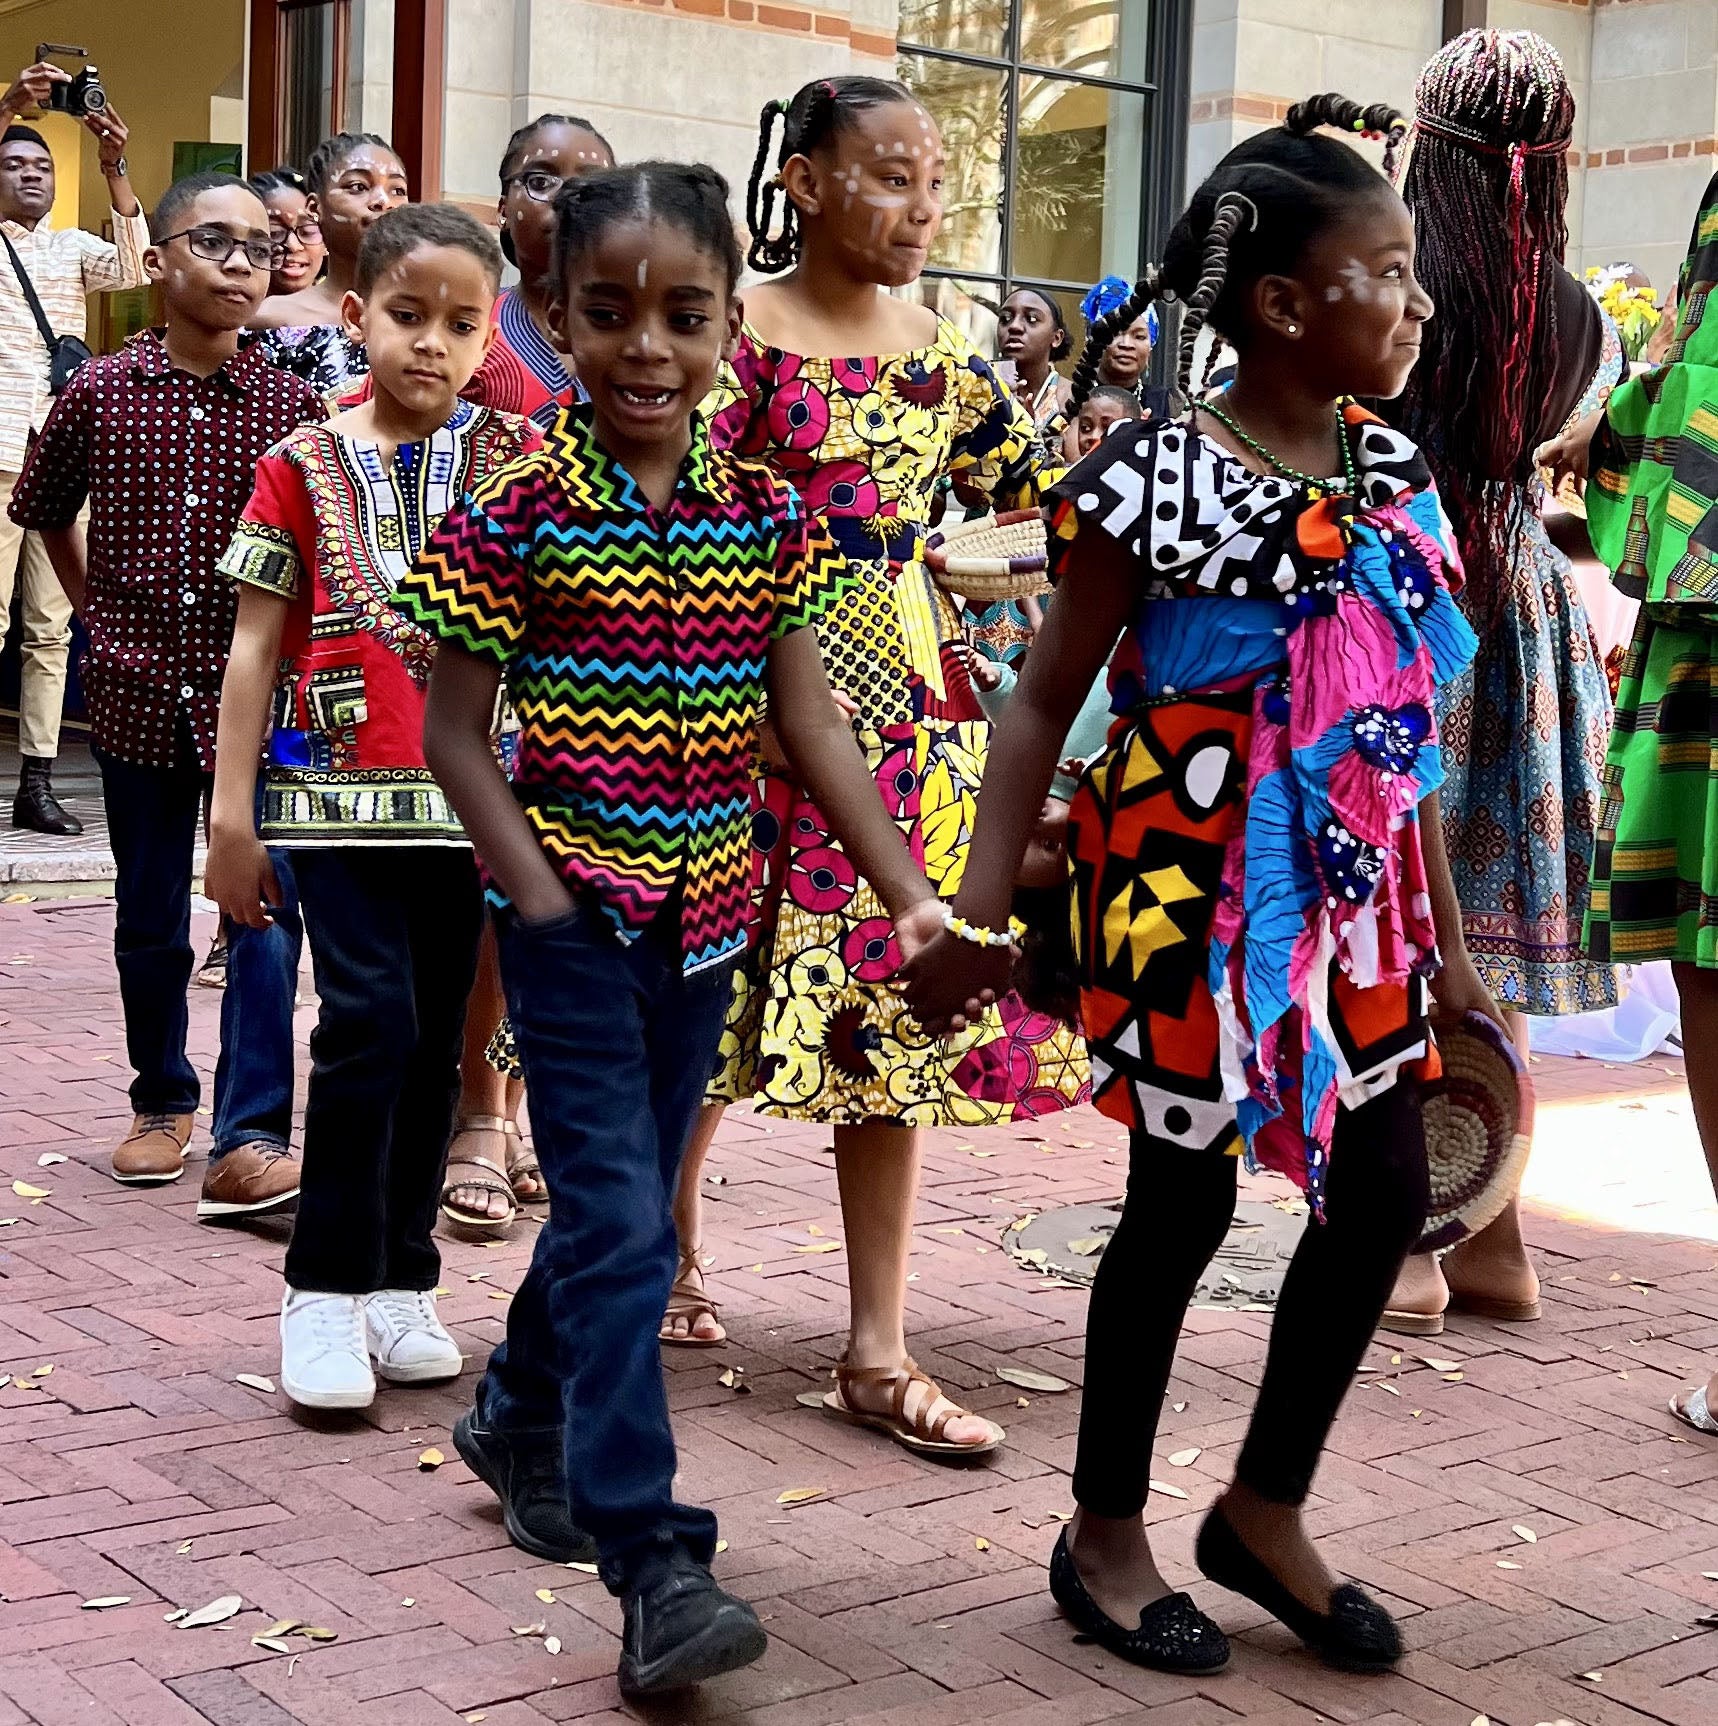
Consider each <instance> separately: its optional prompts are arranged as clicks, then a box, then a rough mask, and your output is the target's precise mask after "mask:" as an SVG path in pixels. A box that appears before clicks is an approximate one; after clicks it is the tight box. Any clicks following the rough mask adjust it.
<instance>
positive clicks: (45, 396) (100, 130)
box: [0, 61, 149, 835]
mask: <svg viewBox="0 0 1718 1726" xmlns="http://www.w3.org/2000/svg"><path fill="white" fill-rule="evenodd" d="M70 77H71V74H70V73H68V72H66V71H65V70H64V69H63V68H61V67H59V66H54V65H50V64H48V63H47V62H45V61H44V62H42V63H40V64H38V65H35V66H27V67H25V69H24V70H23V71H22V72H20V73H19V74H18V76H17V78H16V79H14V80H13V83H12V86H11V88H10V89H9V90H7V91H6V93H5V95H4V96H0V234H4V236H5V239H6V242H7V243H8V244H9V245H10V248H11V250H10V252H8V250H7V249H6V246H5V245H0V641H3V640H4V638H5V635H6V632H7V631H8V630H9V629H10V627H11V615H12V591H13V581H14V577H18V578H19V581H20V585H21V587H22V592H23V641H22V649H23V672H22V678H21V685H22V687H21V689H20V693H19V703H18V706H19V720H18V752H19V754H20V755H21V756H22V757H23V770H22V772H21V774H20V776H19V782H18V795H17V798H16V799H15V800H14V802H13V804H12V825H13V826H14V827H29V828H34V829H35V830H36V831H37V832H38V833H52V834H62V835H64V834H75V833H81V832H82V831H83V823H82V822H81V821H79V820H78V818H77V817H76V816H75V815H72V814H70V813H69V812H68V811H67V810H66V809H64V808H63V807H62V806H61V804H60V802H59V800H58V799H57V798H56V797H55V796H54V789H53V777H52V775H53V766H54V757H55V756H56V755H57V754H58V753H59V746H60V709H61V706H62V705H63V703H64V700H65V688H66V655H67V651H68V649H69V648H70V645H71V639H72V622H71V619H72V608H71V602H70V600H68V599H67V598H66V595H65V592H64V590H63V589H62V588H61V587H60V584H59V582H58V580H57V579H56V578H55V576H54V572H53V569H52V567H51V566H50V565H49V563H48V558H47V553H46V552H45V551H44V550H43V548H42V542H41V540H40V538H39V537H38V536H37V535H36V534H33V533H29V534H26V533H24V532H23V530H22V529H20V528H18V527H15V526H13V524H12V522H11V520H10V519H9V518H8V516H7V514H6V506H7V504H8V503H10V502H11V499H12V487H13V485H14V484H15V483H16V481H17V478H18V473H19V470H20V469H21V468H22V467H23V465H24V452H25V450H26V449H27V448H28V447H29V443H30V439H31V438H32V437H33V436H34V435H35V434H36V432H37V431H38V430H40V428H41V425H42V422H43V421H44V420H45V419H46V418H47V417H48V409H49V408H50V407H52V406H53V394H52V392H51V389H50V387H49V365H48V345H47V343H46V341H45V340H44V339H43V336H42V331H41V328H40V326H39V324H38V323H37V320H36V316H35V313H34V312H33V311H32V310H31V308H30V303H29V298H28V296H27V295H26V294H25V292H24V289H23V287H22V285H21V284H20V281H19V277H18V266H19V265H22V267H23V270H24V272H25V274H27V275H28V276H29V278H30V282H31V284H32V286H33V287H34V288H35V291H36V298H37V299H38V300H39V301H40V303H41V307H42V312H43V315H44V316H45V317H46V318H47V321H48V324H49V327H50V328H51V329H52V330H53V332H54V334H55V335H56V336H76V337H77V338H79V340H82V339H83V338H84V336H85V334H86V331H87V327H88V326H87V318H86V304H85V302H86V301H87V299H88V296H89V295H91V294H97V293H107V292H111V291H112V290H113V289H116V288H136V287H141V286H142V285H143V283H144V281H145V280H146V278H145V276H144V273H143V253H144V251H145V249H146V248H147V247H148V245H149V226H148V223H147V222H146V221H145V219H144V215H143V210H142V208H141V206H140V205H139V204H138V202H137V197H136V195H135V194H134V193H133V191H132V189H131V182H130V181H129V180H128V179H127V178H126V171H125V140H126V136H127V133H126V126H125V122H124V121H123V120H121V119H120V117H119V116H118V114H116V113H115V112H114V111H113V109H112V108H103V109H101V110H100V111H99V112H96V113H92V114H86V115H85V116H84V122H83V123H84V124H85V125H86V126H87V127H88V128H89V129H90V131H91V132H93V133H94V134H95V138H96V142H97V145H98V146H99V149H100V152H101V170H102V173H103V175H104V176H105V177H106V179H107V185H108V192H109V195H110V197H111V199H112V202H113V235H114V240H113V243H112V244H110V243H109V242H108V241H106V240H102V239H98V238H97V237H96V236H95V235H94V234H89V233H85V232H84V231H83V230H82V229H81V228H58V229H56V228H51V227H49V226H48V224H47V216H48V212H49V211H50V210H51V209H52V208H53V203H54V158H53V156H52V155H51V154H50V153H49V151H48V147H47V145H46V144H45V143H44V142H43V141H42V137H41V134H40V133H38V132H36V131H33V130H32V129H31V128H30V127H28V126H20V125H16V124H14V122H15V121H16V119H17V117H18V115H19V114H21V113H23V112H24V110H25V109H27V108H30V107H32V106H34V107H38V108H45V107H46V106H47V105H48V99H49V94H50V91H51V89H52V86H53V85H54V84H56V83H60V84H63V83H67V82H69V80H70ZM13 254H15V255H16V256H15V259H14V256H13Z"/></svg>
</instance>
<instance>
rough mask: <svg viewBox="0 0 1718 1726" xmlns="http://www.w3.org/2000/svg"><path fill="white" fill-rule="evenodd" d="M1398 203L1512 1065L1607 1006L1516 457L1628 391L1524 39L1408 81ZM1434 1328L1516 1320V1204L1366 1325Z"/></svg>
mask: <svg viewBox="0 0 1718 1726" xmlns="http://www.w3.org/2000/svg"><path fill="white" fill-rule="evenodd" d="M1414 105H1415V120H1414V137H1413V144H1412V149H1411V151H1410V154H1409V157H1408V166H1407V170H1406V173H1405V176H1404V179H1403V185H1402V195H1403V197H1404V199H1405V200H1406V201H1407V205H1408V208H1409V210H1410V211H1411V212H1412V213H1413V217H1414V225H1415V229H1416V231H1417V233H1418V235H1419V245H1420V258H1421V269H1422V273H1423V275H1424V279H1425V282H1426V286H1427V289H1428V291H1429V292H1430V293H1431V295H1432V297H1433V298H1434V299H1435V300H1436V301H1437V303H1438V316H1437V318H1436V319H1435V320H1434V321H1433V323H1432V325H1431V327H1430V329H1429V330H1428V331H1427V334H1426V353H1425V357H1424V359H1423V360H1422V362H1421V364H1420V368H1419V370H1418V371H1417V372H1416V373H1415V375H1414V377H1413V379H1412V381H1411V382H1410V383H1409V385H1408V388H1407V390H1406V391H1405V392H1404V394H1403V397H1402V401H1401V406H1400V412H1399V414H1398V415H1396V416H1395V417H1396V420H1397V423H1398V424H1400V425H1401V427H1402V429H1403V430H1404V431H1406V432H1407V434H1408V435H1409V436H1410V437H1412V438H1413V439H1414V440H1415V441H1416V442H1418V443H1419V444H1420V445H1421V446H1422V447H1423V448H1424V449H1425V452H1426V459H1427V461H1428V462H1430V464H1431V467H1432V472H1433V473H1434V474H1436V476H1437V479H1438V485H1439V489H1440V491H1441V492H1442V494H1443V498H1444V502H1445V506H1446V507H1447V509H1448V510H1449V513H1450V519H1451V521H1452V522H1453V523H1454V525H1455V533H1456V543H1457V544H1458V545H1459V546H1460V547H1461V554H1462V563H1463V566H1464V567H1465V569H1466V571H1467V591H1466V593H1465V594H1464V596H1463V602H1462V603H1463V606H1464V608H1465V610H1466V612H1467V615H1468V617H1469V619H1470V621H1471V622H1472V623H1473V625H1474V627H1475V629H1476V630H1477V631H1478V632H1479V654H1478V657H1477V658H1476V659H1475V660H1474V663H1473V666H1472V668H1471V669H1470V670H1469V671H1468V672H1467V673H1466V674H1465V675H1464V676H1463V677H1462V678H1461V679H1459V680H1458V681H1457V683H1456V684H1455V685H1454V686H1453V687H1452V688H1451V689H1449V690H1448V691H1446V693H1445V696H1444V703H1445V705H1444V707H1443V708H1442V710H1441V712H1440V721H1441V724H1442V728H1443V733H1444V747H1445V753H1446V761H1447V765H1448V769H1449V775H1450V781H1449V784H1448V786H1447V787H1446V788H1445V793H1444V797H1443V810H1444V837H1445V843H1446V844H1447V845H1448V847H1449V855H1450V868H1451V870H1452V871H1453V872H1454V875H1455V883H1456V896H1457V897H1458V898H1459V899H1460V901H1461V907H1462V919H1463V923H1464V925H1465V928H1466V932H1467V943H1468V947H1469V950H1470V951H1471V952H1472V954H1473V958H1474V963H1475V965H1477V966H1478V967H1479V974H1480V976H1481V978H1483V979H1484V982H1485V985H1486V987H1487V988H1488V989H1490V990H1491V992H1492V993H1493V995H1495V996H1496V998H1497V999H1498V1000H1499V1001H1500V1002H1501V1003H1502V1004H1503V1006H1504V1007H1505V1008H1507V1009H1508V1010H1509V1013H1510V1017H1511V1022H1512V1023H1513V1025H1514V1027H1515V1036H1516V1041H1517V1044H1518V1046H1519V1047H1520V1048H1521V1050H1522V1053H1523V1055H1525V1054H1526V1050H1527V1027H1528V1019H1529V1017H1530V1016H1532V1015H1536V1014H1537V1015H1549V1014H1559V1013H1583V1012H1587V1011H1589V1010H1591V1009H1593V1008H1598V1007H1608V1006H1612V1005H1614V1004H1615V1002H1616V999H1617V983H1616V971H1615V968H1614V967H1613V966H1611V965H1608V964H1601V963H1597V962H1595V961H1594V960H1592V959H1589V958H1588V957H1587V956H1586V954H1585V953H1583V951H1582V949H1581V923H1582V919H1583V918H1584V917H1585V916H1586V912H1587V905H1588V902H1589V872H1590V869H1591V865H1592V857H1593V842H1594V838H1595V835H1596V833H1597V831H1598V824H1599V809H1600V805H1601V802H1602V800H1603V793H1602V790H1601V785H1600V781H1601V778H1602V775H1603V773H1604V766H1605V748H1606V744H1607V742H1608V741H1609V738H1610V729H1611V694H1610V685H1609V683H1608V681H1607V679H1606V676H1605V663H1604V655H1603V654H1602V653H1601V651H1600V650H1599V647H1598V645H1597V643H1596V642H1595V640H1594V638H1593V628H1592V624H1591V623H1590V622H1589V621H1588V619H1587V611H1586V607H1585V606H1584V605H1583V604H1582V603H1581V596H1580V590H1579V589H1578V588H1577V587H1576V585H1575V574H1574V569H1573V567H1572V566H1571V564H1570V562H1569V560H1568V558H1567V557H1565V556H1564V555H1563V553H1562V552H1560V551H1559V550H1558V549H1557V548H1556V547H1555V546H1554V545H1553V544H1552V543H1551V539H1550V536H1549V534H1548V533H1547V531H1546V528H1545V523H1544V522H1543V521H1542V520H1541V518H1540V514H1539V505H1540V501H1541V499H1542V497H1543V487H1542V486H1541V485H1540V483H1539V479H1538V476H1537V473H1536V470H1535V464H1534V455H1533V452H1534V449H1535V447H1536V446H1537V445H1538V444H1540V443H1542V442H1543V441H1544V440H1545V439H1546V438H1549V437H1553V436H1555V435H1556V434H1557V433H1558V432H1559V431H1560V430H1561V429H1562V428H1563V427H1564V426H1565V425H1566V424H1568V423H1569V422H1570V421H1571V420H1572V419H1576V418H1579V417H1582V416H1584V415H1585V414H1587V413H1588V412H1589V411H1590V410H1592V409H1594V408H1596V407H1599V406H1602V405H1603V403H1604V402H1605V400H1606V399H1607V398H1608V397H1609V395H1610V393H1611V390H1612V388H1613V387H1614V386H1615V385H1616V384H1618V383H1620V382H1621V381H1622V380H1623V378H1625V377H1626V376H1627V375H1628V368H1627V362H1626V360H1625V359H1624V357H1623V350H1622V340H1621V337H1620V336H1619V335H1618V333H1617V329H1616V326H1615V324H1613V323H1612V322H1611V320H1610V319H1609V318H1608V317H1607V316H1606V315H1605V313H1604V312H1602V311H1601V310H1600V309H1599V307H1598V306H1597V304H1596V303H1595V302H1594V300H1593V297H1592V296H1591V295H1590V294H1589V293H1588V292H1587V291H1586V289H1585V288H1584V287H1583V286H1582V284H1581V283H1580V282H1578V281H1577V280H1576V279H1575V278H1574V277H1573V276H1571V275H1570V274H1569V272H1568V271H1567V270H1565V269H1564V268H1563V265H1562V262H1561V260H1562V257H1563V252H1564V249H1565V247H1566V246H1567V243H1568V228H1567V224H1566V222H1565V220H1564V207H1565V205H1566V203H1567V201H1568V192H1569V171H1568V153H1569V139H1570V135H1571V128H1572V126H1573V124H1574V116H1575V101H1574V97H1573V96H1572V95H1571V94H1570V91H1569V83H1568V79H1567V78H1566V77H1565V76H1564V72H1563V65H1562V62H1561V61H1560V60H1559V59H1558V57H1557V53H1556V50H1555V49H1554V48H1552V46H1551V45H1550V43H1548V42H1547V41H1545V40H1544V38H1543V37H1540V36H1535V35H1534V34H1533V33H1532V32H1531V31H1527V30H1520V31H1499V30H1469V31H1467V32H1466V33H1465V34H1463V35H1461V36H1458V37H1457V38H1456V39H1455V40H1454V41H1453V42H1450V43H1449V44H1447V45H1446V46H1445V47H1444V48H1443V49H1441V50H1440V51H1439V52H1438V54H1437V55H1435V56H1434V57H1433V59H1432V60H1431V61H1430V62H1429V63H1428V64H1427V66H1426V68H1425V70H1424V72H1422V73H1421V75H1420V82H1419V88H1418V90H1417V91H1416V94H1415V104H1414ZM1446 1307H1454V1308H1455V1309H1457V1310H1458V1311H1464V1312H1470V1313H1474V1314H1477V1315H1478V1316H1480V1317H1483V1318H1490V1319H1500V1320H1504V1321H1506V1322H1522V1321H1526V1320H1532V1319H1536V1318H1538V1317H1539V1310H1540V1309H1539V1278H1538V1276H1537V1274H1536V1273H1535V1272H1534V1269H1533V1264H1532V1261H1531V1260H1530V1258H1529V1257H1528V1254H1527V1248H1526V1245H1525V1244H1524V1242H1523V1240H1522V1236H1521V1213H1520V1204H1519V1199H1518V1198H1512V1199H1511V1201H1510V1203H1509V1204H1508V1206H1507V1207H1506V1208H1505V1209H1504V1211H1503V1213H1502V1214H1501V1215H1500V1216H1499V1217H1498V1218H1497V1219H1496V1220H1495V1221H1494V1222H1493V1223H1491V1224H1490V1225H1489V1226H1488V1227H1487V1228H1485V1229H1482V1230H1481V1231H1480V1232H1479V1233H1478V1234H1477V1235H1475V1236H1473V1237H1472V1238H1471V1239H1469V1240H1465V1241H1463V1242H1462V1243H1461V1244H1460V1245H1459V1246H1457V1247H1455V1248H1454V1249H1453V1250H1452V1251H1450V1252H1449V1253H1448V1254H1447V1255H1445V1256H1444V1258H1443V1259H1442V1261H1441V1262H1440V1260H1439V1259H1437V1258H1436V1257H1434V1256H1433V1255H1432V1254H1430V1253H1425V1254H1420V1253H1416V1254H1415V1255H1414V1256H1413V1257H1412V1258H1410V1259H1409V1260H1408V1262H1407V1264H1406V1265H1405V1266H1404V1267H1403V1272H1402V1280H1401V1282H1400V1284H1399V1285H1398V1287H1397V1289H1396V1291H1395V1293H1394V1294H1393V1295H1392V1296H1391V1299H1390V1306H1389V1310H1388V1311H1387V1312H1386V1314H1385V1318H1384V1323H1385V1326H1386V1327H1387V1328H1388V1329H1391V1330H1399V1331H1404V1332H1407V1333H1409V1334H1413V1335H1421V1336H1426V1335H1436V1334H1437V1333H1438V1332H1440V1331H1441V1330H1442V1329H1443V1327H1444V1319H1443V1314H1444V1310H1445V1308H1446Z"/></svg>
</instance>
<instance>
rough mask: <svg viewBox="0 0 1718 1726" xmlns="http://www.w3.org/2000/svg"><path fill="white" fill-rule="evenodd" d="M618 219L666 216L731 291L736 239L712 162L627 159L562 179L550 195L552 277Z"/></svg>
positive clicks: (559, 277) (735, 278)
mask: <svg viewBox="0 0 1718 1726" xmlns="http://www.w3.org/2000/svg"><path fill="white" fill-rule="evenodd" d="M622 222H666V223H668V224H669V225H671V226H673V227H676V228H679V229H680V231H681V232H682V233H684V234H685V235H686V236H687V237H688V238H689V239H691V240H694V241H695V242H696V243H697V244H698V245H700V246H702V247H703V248H704V250H705V251H706V252H708V253H709V254H710V256H711V257H712V258H713V259H714V260H715V261H716V262H717V263H718V264H720V265H721V267H722V273H723V275H724V276H725V277H726V278H727V283H728V292H729V293H730V294H731V293H732V292H733V291H734V288H735V286H736V285H737V284H738V282H739V279H740V242H739V238H738V236H737V235H736V234H735V233H734V218H733V217H732V216H731V215H730V214H729V213H728V182H727V181H726V180H725V179H723V178H722V176H721V175H720V174H718V173H717V172H716V170H715V169H714V168H707V167H705V166H703V165H702V164H701V163H700V164H693V163H687V162H629V163H628V164H627V165H626V166H625V167H624V168H601V169H599V170H598V171H597V172H596V173H594V174H581V175H580V176H579V177H578V178H577V179H575V180H568V181H567V182H566V184H565V185H563V186H562V187H561V189H560V191H559V192H558V193H557V194H556V197H555V281H556V282H557V283H558V284H560V285H561V287H562V290H563V291H564V290H565V285H566V281H567V275H568V270H569V268H570V266H571V265H573V264H574V263H576V262H577V261H578V259H580V258H581V257H583V256H584V254H585V253H586V252H588V251H589V250H590V248H591V247H592V246H593V245H595V244H596V241H597V239H598V237H599V236H600V235H601V234H602V233H603V232H604V231H606V230H607V229H609V228H612V227H616V226H618V225H619V224H620V223H622Z"/></svg>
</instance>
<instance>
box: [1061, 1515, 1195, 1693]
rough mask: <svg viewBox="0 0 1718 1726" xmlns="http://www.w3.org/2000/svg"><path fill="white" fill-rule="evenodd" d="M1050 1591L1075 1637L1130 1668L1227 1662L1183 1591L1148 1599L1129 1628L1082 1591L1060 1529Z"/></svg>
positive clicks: (1176, 1668)
mask: <svg viewBox="0 0 1718 1726" xmlns="http://www.w3.org/2000/svg"><path fill="white" fill-rule="evenodd" d="M1050 1593H1051V1596H1052V1597H1053V1598H1054V1600H1055V1602H1056V1604H1057V1605H1058V1606H1059V1607H1061V1609H1062V1611H1063V1612H1064V1613H1065V1614H1066V1615H1067V1617H1068V1620H1069V1622H1070V1623H1072V1625H1073V1626H1074V1628H1075V1629H1076V1630H1078V1631H1079V1632H1080V1633H1081V1635H1083V1636H1089V1637H1091V1639H1092V1640H1093V1641H1094V1642H1096V1643H1097V1644H1098V1645H1099V1646H1100V1647H1103V1648H1107V1649H1108V1650H1109V1651H1110V1652H1111V1653H1112V1654H1119V1655H1120V1656H1121V1657H1122V1659H1123V1660H1131V1661H1132V1662H1133V1663H1134V1665H1136V1666H1149V1667H1151V1668H1152V1669H1153V1670H1154V1671H1157V1672H1179V1673H1184V1674H1186V1673H1192V1674H1198V1673H1202V1672H1218V1671H1221V1670H1222V1668H1223V1667H1225V1666H1227V1665H1228V1664H1229V1638H1228V1637H1227V1636H1225V1635H1224V1634H1223V1632H1222V1631H1221V1630H1219V1629H1218V1628H1217V1626H1216V1625H1215V1624H1213V1623H1212V1622H1211V1620H1210V1619H1209V1618H1207V1617H1206V1616H1205V1614H1204V1613H1203V1612H1201V1611H1200V1610H1199V1608H1198V1607H1197V1606H1195V1605H1194V1604H1193V1601H1192V1599H1191V1597H1190V1596H1188V1595H1185V1594H1166V1595H1165V1596H1164V1597H1163V1598H1162V1599H1161V1600H1154V1601H1152V1603H1151V1604H1150V1605H1149V1606H1148V1607H1146V1608H1145V1610H1144V1611H1143V1612H1141V1613H1140V1615H1139V1623H1138V1625H1137V1626H1136V1627H1135V1628H1134V1629H1132V1630H1129V1629H1128V1628H1127V1627H1126V1626H1125V1625H1122V1624H1118V1623H1116V1621H1115V1620H1114V1619H1113V1618H1111V1617H1110V1616H1109V1614H1108V1613H1107V1612H1105V1611H1104V1609H1103V1608H1102V1607H1101V1606H1099V1605H1098V1603H1097V1602H1096V1601H1095V1600H1094V1599H1093V1598H1092V1597H1091V1595H1090V1594H1088V1593H1087V1592H1086V1585H1085V1583H1083V1582H1082V1581H1081V1580H1080V1573H1079V1571H1077V1570H1076V1569H1075V1568H1074V1558H1073V1554H1072V1553H1071V1552H1069V1551H1068V1531H1067V1529H1065V1528H1064V1529H1063V1530H1062V1532H1061V1534H1060V1535H1059V1536H1058V1538H1057V1540H1056V1550H1055V1551H1054V1552H1052V1553H1051V1554H1050Z"/></svg>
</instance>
